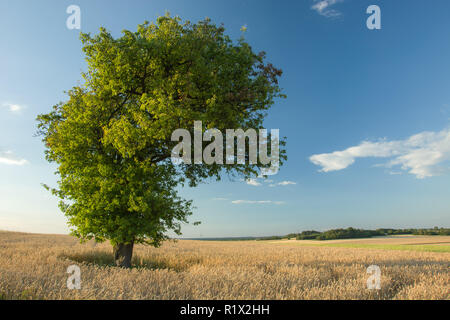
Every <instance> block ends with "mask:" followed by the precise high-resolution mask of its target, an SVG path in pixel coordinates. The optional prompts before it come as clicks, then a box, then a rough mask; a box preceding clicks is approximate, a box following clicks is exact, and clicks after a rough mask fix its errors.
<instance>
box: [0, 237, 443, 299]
mask: <svg viewBox="0 0 450 320" xmlns="http://www.w3.org/2000/svg"><path fill="white" fill-rule="evenodd" d="M439 239H443V238H439ZM424 240H426V242H427V241H428V242H429V240H427V238H422V239H420V241H422V242H423V241H424ZM377 241H380V240H377ZM386 241H389V240H386ZM420 241H418V243H422V242H420ZM445 241H448V239H446V240H445ZM436 242H442V241H437V240H436ZM0 256H1V259H0V297H1V298H2V299H449V288H450V287H449V286H450V272H449V266H450V253H447V252H422V251H409V250H381V249H367V248H347V247H325V246H321V247H317V246H313V245H311V246H309V245H308V244H305V245H301V246H299V245H289V244H286V243H283V242H282V241H280V242H269V241H221V242H219V241H189V240H180V241H177V242H173V241H169V242H166V243H165V244H164V245H163V246H162V247H161V248H151V247H147V246H141V245H138V246H136V247H135V251H134V258H133V264H134V267H133V268H132V269H129V270H127V269H121V268H117V267H114V266H112V262H113V259H112V249H111V246H110V245H109V244H108V243H103V244H95V243H94V242H88V243H85V244H80V243H79V242H78V240H77V239H74V238H72V237H70V236H65V235H40V234H26V233H15V232H0ZM73 264H76V265H78V266H79V267H80V269H81V289H80V290H69V289H68V288H67V279H68V277H69V274H68V273H67V268H68V266H70V265H73ZM372 264H375V265H378V266H379V267H380V269H381V289H380V290H369V289H367V284H366V282H367V279H368V277H369V276H370V275H369V274H367V273H366V269H367V267H368V266H369V265H372Z"/></svg>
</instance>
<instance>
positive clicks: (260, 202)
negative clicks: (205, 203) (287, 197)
mask: <svg viewBox="0 0 450 320" xmlns="http://www.w3.org/2000/svg"><path fill="white" fill-rule="evenodd" d="M231 203H233V204H276V205H281V204H284V201H272V200H233V201H231Z"/></svg>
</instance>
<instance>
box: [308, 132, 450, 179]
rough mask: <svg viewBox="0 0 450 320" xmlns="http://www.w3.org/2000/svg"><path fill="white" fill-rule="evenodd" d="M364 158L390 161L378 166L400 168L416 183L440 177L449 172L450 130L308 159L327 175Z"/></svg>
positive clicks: (373, 143) (421, 134)
mask: <svg viewBox="0 0 450 320" xmlns="http://www.w3.org/2000/svg"><path fill="white" fill-rule="evenodd" d="M367 157H376V158H392V159H391V160H390V161H389V162H387V163H384V164H381V166H385V167H388V168H392V167H395V166H399V167H400V169H401V170H403V171H407V172H409V173H410V174H413V175H415V176H416V177H417V178H419V179H423V178H426V177H432V176H436V175H439V174H441V173H443V172H445V171H448V170H449V169H450V168H449V167H448V165H447V166H445V165H444V164H445V163H446V162H447V161H449V160H450V129H445V130H442V131H439V132H429V131H425V132H421V133H419V134H416V135H413V136H411V137H409V138H407V139H405V140H394V141H387V140H386V139H384V140H381V141H378V142H370V141H364V142H361V143H360V144H359V145H357V146H354V147H350V148H347V149H345V150H342V151H334V152H332V153H322V154H316V155H313V156H311V157H310V158H309V159H310V161H311V162H312V163H314V164H315V165H318V166H321V167H322V169H321V170H320V171H322V172H330V171H337V170H342V169H345V168H347V167H349V166H350V165H352V164H353V163H354V162H355V159H356V158H367ZM397 172H398V171H397Z"/></svg>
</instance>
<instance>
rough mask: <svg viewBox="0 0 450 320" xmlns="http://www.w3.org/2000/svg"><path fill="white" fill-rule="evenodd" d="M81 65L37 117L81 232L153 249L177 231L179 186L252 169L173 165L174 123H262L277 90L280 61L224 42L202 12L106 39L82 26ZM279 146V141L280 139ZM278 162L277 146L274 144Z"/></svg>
mask: <svg viewBox="0 0 450 320" xmlns="http://www.w3.org/2000/svg"><path fill="white" fill-rule="evenodd" d="M81 41H82V43H83V52H84V53H85V55H86V61H87V63H88V69H87V71H86V72H85V73H83V74H82V75H83V78H84V80H85V82H84V83H83V84H82V85H79V86H76V87H73V88H72V89H71V90H69V91H68V100H67V101H65V102H62V103H59V104H57V105H55V106H54V107H53V111H52V112H50V113H48V114H42V115H39V116H38V118H37V120H38V122H39V124H38V134H39V135H41V136H42V137H43V142H44V143H45V145H46V147H47V149H46V159H47V160H48V161H50V162H55V163H56V164H57V165H58V169H57V172H56V173H57V175H58V176H59V178H60V179H59V181H58V188H50V187H47V186H46V187H47V188H48V189H50V190H51V191H52V192H53V193H54V194H55V195H56V196H58V197H59V198H61V203H60V208H61V210H62V211H63V212H64V213H65V215H66V216H67V217H68V220H69V224H70V226H71V227H72V233H73V234H74V235H76V236H78V237H79V238H81V239H82V240H87V239H93V238H94V239H95V240H96V241H104V240H111V242H112V244H115V243H130V242H135V243H148V244H151V245H155V246H158V245H159V244H160V243H161V241H163V240H164V239H167V235H166V233H167V231H169V230H173V231H175V233H177V234H180V226H181V224H182V223H187V222H188V221H187V217H188V216H189V215H190V214H191V212H192V202H191V201H189V200H185V199H182V198H180V197H179V196H178V193H177V186H184V185H185V184H189V185H190V186H196V185H197V184H198V183H200V182H203V181H204V180H206V179H208V178H215V179H217V180H219V179H220V177H221V175H222V173H224V172H226V173H228V174H231V175H241V176H244V177H251V176H255V175H256V174H257V172H258V170H257V169H258V167H257V165H250V164H245V165H226V166H220V165H217V164H213V165H204V164H203V165H188V164H182V165H179V166H175V165H174V164H172V162H171V161H170V156H171V150H172V148H173V147H174V145H175V144H176V143H177V142H172V141H171V134H172V132H173V131H174V130H175V129H178V128H184V129H188V130H190V131H191V132H193V123H194V121H195V120H199V121H202V122H203V125H204V128H203V130H205V129H207V128H217V129H219V130H221V131H223V130H225V129H237V128H242V129H244V130H246V129H248V128H254V129H259V128H262V124H263V120H264V117H265V115H266V111H267V110H268V108H269V107H270V106H271V105H272V104H273V103H274V99H275V98H277V97H284V96H283V95H282V94H281V93H280V88H279V87H278V80H277V78H278V77H279V76H280V75H281V73H282V72H281V70H279V69H276V68H275V67H274V66H273V65H272V64H270V63H265V62H264V60H265V54H264V53H263V52H262V53H259V54H255V53H254V52H253V50H252V48H251V47H250V46H249V45H248V44H247V43H246V42H245V41H244V39H243V38H241V39H240V40H239V41H238V42H237V43H233V42H232V41H231V40H230V38H229V37H228V36H226V35H225V34H224V28H223V27H222V26H220V27H218V26H216V25H214V24H212V23H211V22H210V21H209V20H208V19H207V20H205V21H200V22H198V23H196V24H192V23H190V22H184V23H183V22H181V19H179V18H178V17H175V18H173V17H170V16H169V15H166V16H163V17H159V18H158V19H157V22H156V24H153V23H148V22H145V23H144V24H142V25H139V26H138V28H137V31H136V32H131V31H127V30H125V31H123V34H122V36H121V37H119V38H117V39H115V38H113V37H112V36H111V34H110V33H109V32H108V31H106V30H105V29H103V28H101V29H100V33H99V34H98V35H95V36H91V35H90V34H81ZM281 145H282V146H283V145H284V143H283V142H282V143H281ZM280 157H281V160H284V159H286V156H285V150H281V152H280Z"/></svg>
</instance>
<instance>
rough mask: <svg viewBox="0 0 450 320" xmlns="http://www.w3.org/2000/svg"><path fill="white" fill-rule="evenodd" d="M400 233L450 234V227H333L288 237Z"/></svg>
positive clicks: (367, 236)
mask: <svg viewBox="0 0 450 320" xmlns="http://www.w3.org/2000/svg"><path fill="white" fill-rule="evenodd" d="M400 234H414V235H442V236H444V235H447V236H448V235H450V229H446V228H438V227H435V228H434V229H376V230H363V229H354V228H347V229H332V230H328V231H324V232H320V231H303V232H301V233H298V234H294V233H291V234H289V235H288V236H287V237H288V238H293V237H295V238H296V239H297V240H334V239H356V238H371V237H375V236H386V235H400Z"/></svg>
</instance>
